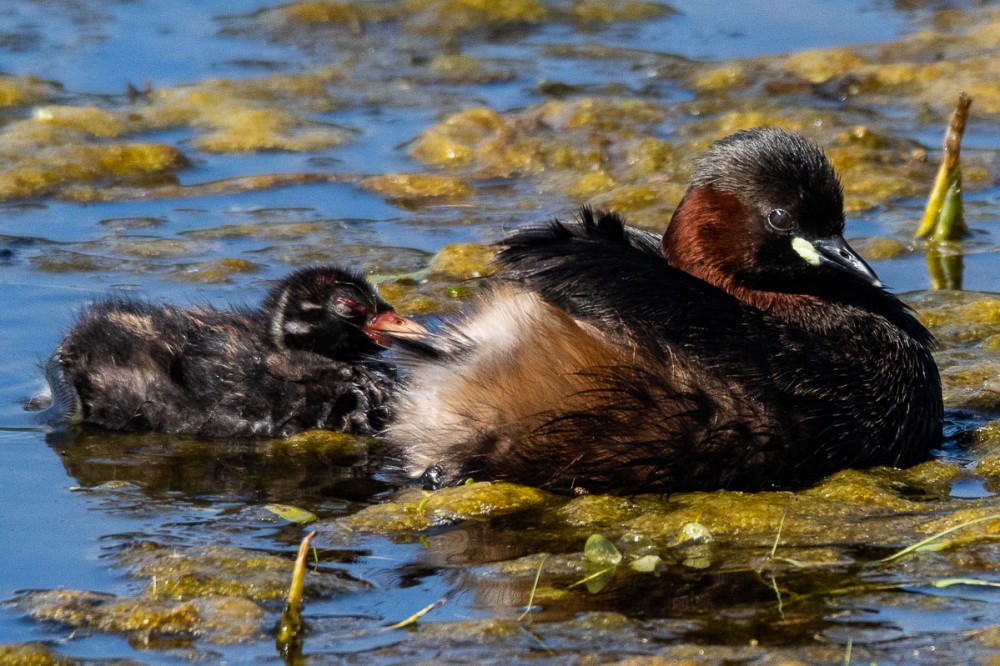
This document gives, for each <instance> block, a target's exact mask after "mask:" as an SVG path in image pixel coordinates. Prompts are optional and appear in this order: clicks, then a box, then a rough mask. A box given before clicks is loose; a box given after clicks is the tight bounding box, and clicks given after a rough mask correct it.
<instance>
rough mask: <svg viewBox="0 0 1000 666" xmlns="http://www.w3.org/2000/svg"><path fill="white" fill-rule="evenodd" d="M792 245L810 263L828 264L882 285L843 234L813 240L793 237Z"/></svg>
mask: <svg viewBox="0 0 1000 666" xmlns="http://www.w3.org/2000/svg"><path fill="white" fill-rule="evenodd" d="M792 247H793V249H794V250H795V251H796V252H797V253H798V254H799V255H800V256H801V257H802V258H803V259H805V260H806V262H808V263H810V264H813V265H815V266H829V267H830V268H834V269H837V270H840V271H844V272H847V273H850V274H851V275H853V276H854V277H857V278H861V279H862V280H864V281H866V282H868V283H870V284H872V285H874V286H876V287H881V286H882V282H881V281H880V280H879V279H878V276H877V275H876V274H875V271H873V270H872V267H871V266H869V265H868V263H867V262H866V261H865V260H864V259H862V258H861V256H860V255H859V254H858V253H857V252H855V251H854V249H853V248H852V247H851V246H850V245H848V244H847V241H846V240H844V237H843V236H830V237H828V238H819V239H815V240H806V239H804V238H794V239H793V240H792Z"/></svg>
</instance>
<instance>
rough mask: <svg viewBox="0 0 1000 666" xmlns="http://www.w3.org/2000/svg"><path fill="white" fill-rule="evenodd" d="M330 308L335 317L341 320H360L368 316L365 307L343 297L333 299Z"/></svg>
mask: <svg viewBox="0 0 1000 666" xmlns="http://www.w3.org/2000/svg"><path fill="white" fill-rule="evenodd" d="M331 308H332V310H333V313H334V314H335V315H337V316H338V317H341V318H343V319H350V320H361V319H364V318H365V317H366V316H367V315H368V313H367V311H366V310H365V306H363V305H362V304H361V303H358V302H357V301H356V300H354V299H352V298H344V297H343V296H341V297H338V298H335V299H333V303H332V304H331Z"/></svg>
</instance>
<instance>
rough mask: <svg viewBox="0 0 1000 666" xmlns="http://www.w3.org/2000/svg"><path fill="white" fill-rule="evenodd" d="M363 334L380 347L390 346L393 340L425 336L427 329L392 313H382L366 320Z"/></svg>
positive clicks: (390, 311)
mask: <svg viewBox="0 0 1000 666" xmlns="http://www.w3.org/2000/svg"><path fill="white" fill-rule="evenodd" d="M365 333H367V334H368V337H370V338H371V339H372V340H374V341H375V342H377V343H378V344H380V345H387V344H390V343H391V342H392V341H393V340H394V339H414V338H422V337H423V336H425V335H427V329H426V328H424V327H423V326H421V325H420V324H418V323H417V322H415V321H413V320H412V319H407V318H406V317H401V316H400V315H398V314H396V313H395V312H394V311H392V310H389V311H388V312H382V313H380V314H377V315H375V316H374V317H372V318H371V319H369V320H368V323H367V324H366V325H365Z"/></svg>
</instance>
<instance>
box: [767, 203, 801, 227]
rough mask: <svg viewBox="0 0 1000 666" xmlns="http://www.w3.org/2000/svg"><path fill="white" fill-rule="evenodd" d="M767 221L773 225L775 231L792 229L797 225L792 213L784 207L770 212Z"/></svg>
mask: <svg viewBox="0 0 1000 666" xmlns="http://www.w3.org/2000/svg"><path fill="white" fill-rule="evenodd" d="M767 223H768V224H769V225H771V228H772V229H774V230H775V231H791V229H792V227H793V226H795V220H794V219H793V218H792V214H791V213H789V212H788V211H787V210H785V209H784V208H775V209H774V210H772V211H771V212H770V213H768V214H767Z"/></svg>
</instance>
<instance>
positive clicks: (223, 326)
mask: <svg viewBox="0 0 1000 666" xmlns="http://www.w3.org/2000/svg"><path fill="white" fill-rule="evenodd" d="M420 331H422V329H421V328H420V327H419V326H418V325H416V324H414V323H413V322H409V321H408V320H405V319H402V318H401V317H399V316H398V315H396V314H395V313H394V312H393V310H392V308H391V307H390V306H389V305H388V304H387V303H385V302H384V301H382V300H381V299H380V298H379V297H378V295H377V294H376V293H375V291H374V289H373V288H372V287H371V285H370V284H368V283H367V282H366V281H364V280H363V279H362V278H361V277H360V276H357V275H354V274H351V273H348V272H346V271H342V270H340V269H336V268H325V267H321V268H312V269H305V270H301V271H297V272H295V273H293V274H291V275H290V276H288V277H287V278H285V279H284V280H283V281H281V282H280V283H279V284H278V285H277V286H275V287H274V288H273V289H272V290H271V292H270V293H269V295H268V297H267V298H266V299H265V301H264V303H263V305H262V307H261V308H259V309H236V310H217V309H215V308H212V307H208V306H203V307H197V308H191V309H184V308H180V307H176V306H171V305H154V304H151V303H148V302H144V301H139V300H135V299H126V298H109V299H106V300H103V301H100V302H98V303H95V304H94V305H92V306H91V307H89V308H88V309H87V310H85V311H84V312H83V314H82V315H81V316H80V318H79V320H78V322H77V323H76V325H75V326H74V327H73V328H72V329H71V330H70V332H69V333H68V334H67V336H66V337H65V339H64V340H63V342H62V343H61V344H60V345H59V347H58V348H57V349H56V350H55V352H54V353H53V355H52V357H51V359H50V361H49V364H48V367H47V375H48V378H49V383H50V385H51V386H52V392H53V396H54V398H55V402H56V403H57V406H58V407H59V411H61V412H63V413H65V414H67V416H68V418H69V419H70V420H75V421H83V422H86V423H90V424H94V425H98V426H101V427H104V428H108V429H112V430H126V431H159V432H168V433H176V434H184V435H192V436H198V437H277V436H285V435H289V434H292V433H295V432H299V431H301V430H306V429H312V428H323V429H328V430H336V431H341V432H348V433H356V434H372V433H375V432H377V431H378V430H380V429H381V428H382V427H383V425H384V424H385V422H386V420H387V418H388V414H389V402H388V401H389V397H390V395H391V393H392V391H393V389H394V386H395V383H396V369H395V367H394V366H393V365H391V364H389V363H385V362H382V361H379V360H376V359H375V358H374V356H375V355H376V353H377V352H378V351H379V350H380V349H381V343H382V342H385V341H387V340H388V339H389V338H390V337H391V336H393V335H397V334H401V335H407V334H419V332H420Z"/></svg>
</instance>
